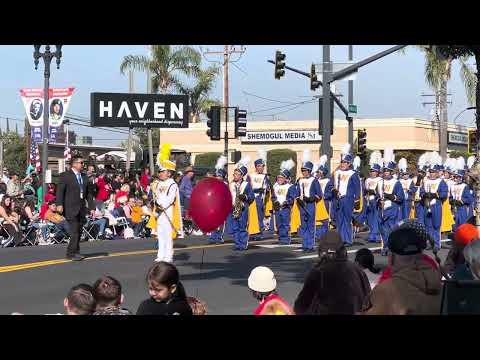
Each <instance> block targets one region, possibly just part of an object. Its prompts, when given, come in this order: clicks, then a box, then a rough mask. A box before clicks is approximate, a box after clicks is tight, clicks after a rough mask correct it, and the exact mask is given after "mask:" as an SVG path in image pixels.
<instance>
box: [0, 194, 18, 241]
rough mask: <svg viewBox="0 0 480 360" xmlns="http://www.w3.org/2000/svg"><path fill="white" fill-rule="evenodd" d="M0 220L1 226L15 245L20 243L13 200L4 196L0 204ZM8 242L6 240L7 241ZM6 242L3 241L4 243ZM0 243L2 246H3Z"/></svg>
mask: <svg viewBox="0 0 480 360" xmlns="http://www.w3.org/2000/svg"><path fill="white" fill-rule="evenodd" d="M0 218H2V219H3V223H2V226H3V227H4V228H5V230H6V231H7V232H8V234H9V235H10V236H11V237H13V242H14V243H15V245H18V244H20V242H21V241H22V232H21V231H20V227H19V221H20V218H19V216H18V214H17V213H16V212H15V210H14V205H13V200H12V198H11V197H10V196H8V195H4V196H3V198H2V201H1V202H0ZM7 240H8V239H7ZM7 240H5V241H3V243H5V242H6V241H7ZM3 243H2V245H3Z"/></svg>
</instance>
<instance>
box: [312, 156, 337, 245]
mask: <svg viewBox="0 0 480 360" xmlns="http://www.w3.org/2000/svg"><path fill="white" fill-rule="evenodd" d="M327 160H328V158H327V155H322V156H320V161H319V163H318V167H317V171H316V174H317V180H318V182H319V183H320V189H321V190H322V194H323V198H322V200H320V201H319V202H318V203H317V209H316V214H317V213H318V216H316V217H317V219H316V230H315V237H316V238H317V239H320V238H321V236H322V235H323V234H325V233H326V232H327V231H328V226H329V223H330V221H331V218H332V217H331V214H332V215H333V213H332V212H331V205H332V198H333V194H332V189H333V180H332V178H331V177H330V176H328V166H327ZM322 201H323V205H322ZM322 206H323V207H324V208H325V213H326V216H327V218H326V219H322V217H324V216H322V214H321V213H322V211H323V210H322Z"/></svg>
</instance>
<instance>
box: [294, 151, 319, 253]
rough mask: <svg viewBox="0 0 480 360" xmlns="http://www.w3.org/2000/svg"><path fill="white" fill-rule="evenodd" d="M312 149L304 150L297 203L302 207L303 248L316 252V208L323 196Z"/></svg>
mask: <svg viewBox="0 0 480 360" xmlns="http://www.w3.org/2000/svg"><path fill="white" fill-rule="evenodd" d="M309 158H310V151H309V150H308V149H306V150H304V151H303V164H302V168H301V171H302V177H301V178H300V179H298V181H297V184H296V191H295V192H296V194H295V195H296V198H297V204H298V206H299V208H300V221H301V226H300V236H301V237H302V250H303V251H304V252H314V251H315V249H314V246H315V208H316V202H317V201H320V199H321V198H322V190H321V189H320V183H319V182H318V180H317V179H316V178H315V177H314V176H312V170H313V163H312V162H311V161H310V159H309Z"/></svg>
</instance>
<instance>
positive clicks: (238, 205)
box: [232, 185, 245, 219]
mask: <svg viewBox="0 0 480 360" xmlns="http://www.w3.org/2000/svg"><path fill="white" fill-rule="evenodd" d="M244 206H245V205H244V204H243V201H242V200H240V186H237V185H235V203H234V204H233V211H232V216H233V218H234V219H238V218H239V217H240V215H242V210H243V207H244Z"/></svg>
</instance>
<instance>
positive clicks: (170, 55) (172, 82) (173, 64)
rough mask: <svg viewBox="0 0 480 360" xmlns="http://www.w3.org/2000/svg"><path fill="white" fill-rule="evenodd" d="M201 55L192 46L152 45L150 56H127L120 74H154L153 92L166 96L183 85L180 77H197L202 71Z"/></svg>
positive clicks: (121, 66)
mask: <svg viewBox="0 0 480 360" xmlns="http://www.w3.org/2000/svg"><path fill="white" fill-rule="evenodd" d="M201 60H202V58H201V55H200V53H199V52H198V51H197V50H195V49H194V48H192V47H190V46H183V45H182V46H170V45H151V46H150V56H144V55H127V56H125V57H124V58H123V61H122V64H121V65H120V72H121V73H122V74H125V72H126V71H127V70H137V71H142V72H146V71H147V70H148V71H150V73H151V74H152V83H151V89H152V92H154V93H157V92H160V93H162V94H165V93H166V92H167V91H168V90H171V89H172V88H176V87H177V86H179V85H181V82H180V79H179V75H186V76H191V75H196V73H197V72H198V71H199V70H200V63H201Z"/></svg>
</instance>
